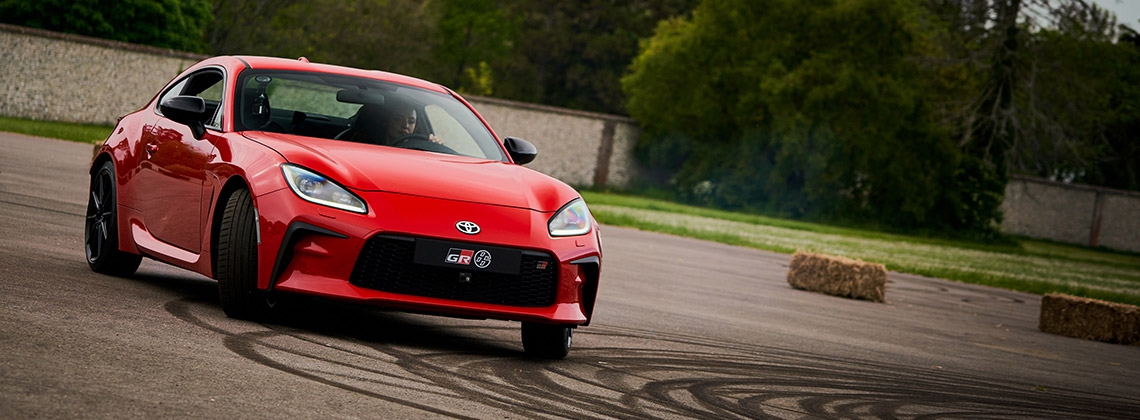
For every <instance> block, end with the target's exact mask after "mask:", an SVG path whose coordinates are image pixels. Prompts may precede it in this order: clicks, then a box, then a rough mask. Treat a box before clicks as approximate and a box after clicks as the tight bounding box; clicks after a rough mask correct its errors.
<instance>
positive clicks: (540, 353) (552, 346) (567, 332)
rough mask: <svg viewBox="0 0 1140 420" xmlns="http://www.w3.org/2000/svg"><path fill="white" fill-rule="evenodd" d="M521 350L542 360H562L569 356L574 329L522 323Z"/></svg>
mask: <svg viewBox="0 0 1140 420" xmlns="http://www.w3.org/2000/svg"><path fill="white" fill-rule="evenodd" d="M522 342H523V350H525V351H526V354H528V355H530V356H533V357H538V358H543V359H562V358H565V357H566V355H567V354H570V345H571V344H573V342H574V327H573V326H567V325H550V324H536V323H531V322H524V323H522Z"/></svg>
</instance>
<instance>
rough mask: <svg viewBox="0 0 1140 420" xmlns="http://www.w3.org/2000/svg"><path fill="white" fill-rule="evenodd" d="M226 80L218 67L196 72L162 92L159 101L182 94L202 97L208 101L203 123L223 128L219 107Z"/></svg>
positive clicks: (214, 127) (210, 126)
mask: <svg viewBox="0 0 1140 420" xmlns="http://www.w3.org/2000/svg"><path fill="white" fill-rule="evenodd" d="M224 80H225V78H224V77H223V76H222V72H220V71H218V70H216V69H207V70H203V71H200V72H197V73H194V74H192V75H189V76H187V77H186V78H184V79H182V80H181V81H179V82H178V83H175V84H174V86H171V87H170V89H169V90H167V91H166V93H163V94H162V97H161V99H159V101H158V103H159V104H162V103H163V102H165V101H166V100H168V99H170V98H173V97H175V96H180V95H189V96H197V97H200V98H202V99H204V100H205V101H206V115H207V117H206V118H205V119H203V121H202V123H204V124H205V125H206V127H209V128H213V129H215V130H218V129H221V127H222V113H221V112H219V111H218V108H219V107H220V105H221V103H222V92H223V88H224V85H225V83H223V81H224ZM156 111H157V110H156ZM160 113H161V112H160Z"/></svg>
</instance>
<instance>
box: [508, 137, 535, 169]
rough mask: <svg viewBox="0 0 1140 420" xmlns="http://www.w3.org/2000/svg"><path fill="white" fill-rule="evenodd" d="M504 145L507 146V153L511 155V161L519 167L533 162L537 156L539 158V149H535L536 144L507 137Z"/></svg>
mask: <svg viewBox="0 0 1140 420" xmlns="http://www.w3.org/2000/svg"><path fill="white" fill-rule="evenodd" d="M503 144H504V145H505V146H507V153H509V154H510V155H511V160H513V161H515V163H517V164H519V165H526V164H528V163H530V162H531V161H533V160H534V158H535V156H538V149H537V148H535V147H534V144H531V142H529V141H526V140H523V139H520V138H518V137H507V138H505V139H503Z"/></svg>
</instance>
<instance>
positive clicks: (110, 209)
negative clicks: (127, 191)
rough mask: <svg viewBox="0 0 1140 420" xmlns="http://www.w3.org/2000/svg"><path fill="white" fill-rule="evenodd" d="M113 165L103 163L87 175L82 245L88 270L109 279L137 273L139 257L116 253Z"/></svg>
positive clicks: (117, 238)
mask: <svg viewBox="0 0 1140 420" xmlns="http://www.w3.org/2000/svg"><path fill="white" fill-rule="evenodd" d="M117 198H118V196H117V195H116V187H115V165H114V164H112V163H111V162H104V163H103V165H102V166H100V167H99V170H97V171H95V173H94V174H92V175H91V191H90V195H89V196H88V198H87V217H86V222H85V223H84V229H83V245H84V248H86V252H87V265H88V266H90V267H91V271H94V272H96V273H100V274H108V275H112V276H120V277H123V276H129V275H131V274H134V272H135V270H138V268H139V263H141V262H142V256H141V255H136V254H131V253H126V252H123V251H120V250H119V230H118V215H117V214H116V211H117V210H118V209H117V208H116V207H115V206H116V200H117Z"/></svg>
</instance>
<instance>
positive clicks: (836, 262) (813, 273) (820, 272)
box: [788, 251, 887, 302]
mask: <svg viewBox="0 0 1140 420" xmlns="http://www.w3.org/2000/svg"><path fill="white" fill-rule="evenodd" d="M788 284H790V285H792V287H794V288H797V289H802V290H807V291H811V292H818V293H824V294H828V295H833V296H840V297H847V298H854V299H866V300H870V301H875V302H882V301H883V299H884V295H885V294H886V288H887V268H886V267H884V266H883V265H882V264H873V263H867V262H863V261H858V260H852V259H849V258H844V257H839V256H832V255H823V254H812V253H805V252H799V251H796V253H795V254H794V255H792V262H791V264H789V265H788Z"/></svg>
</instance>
